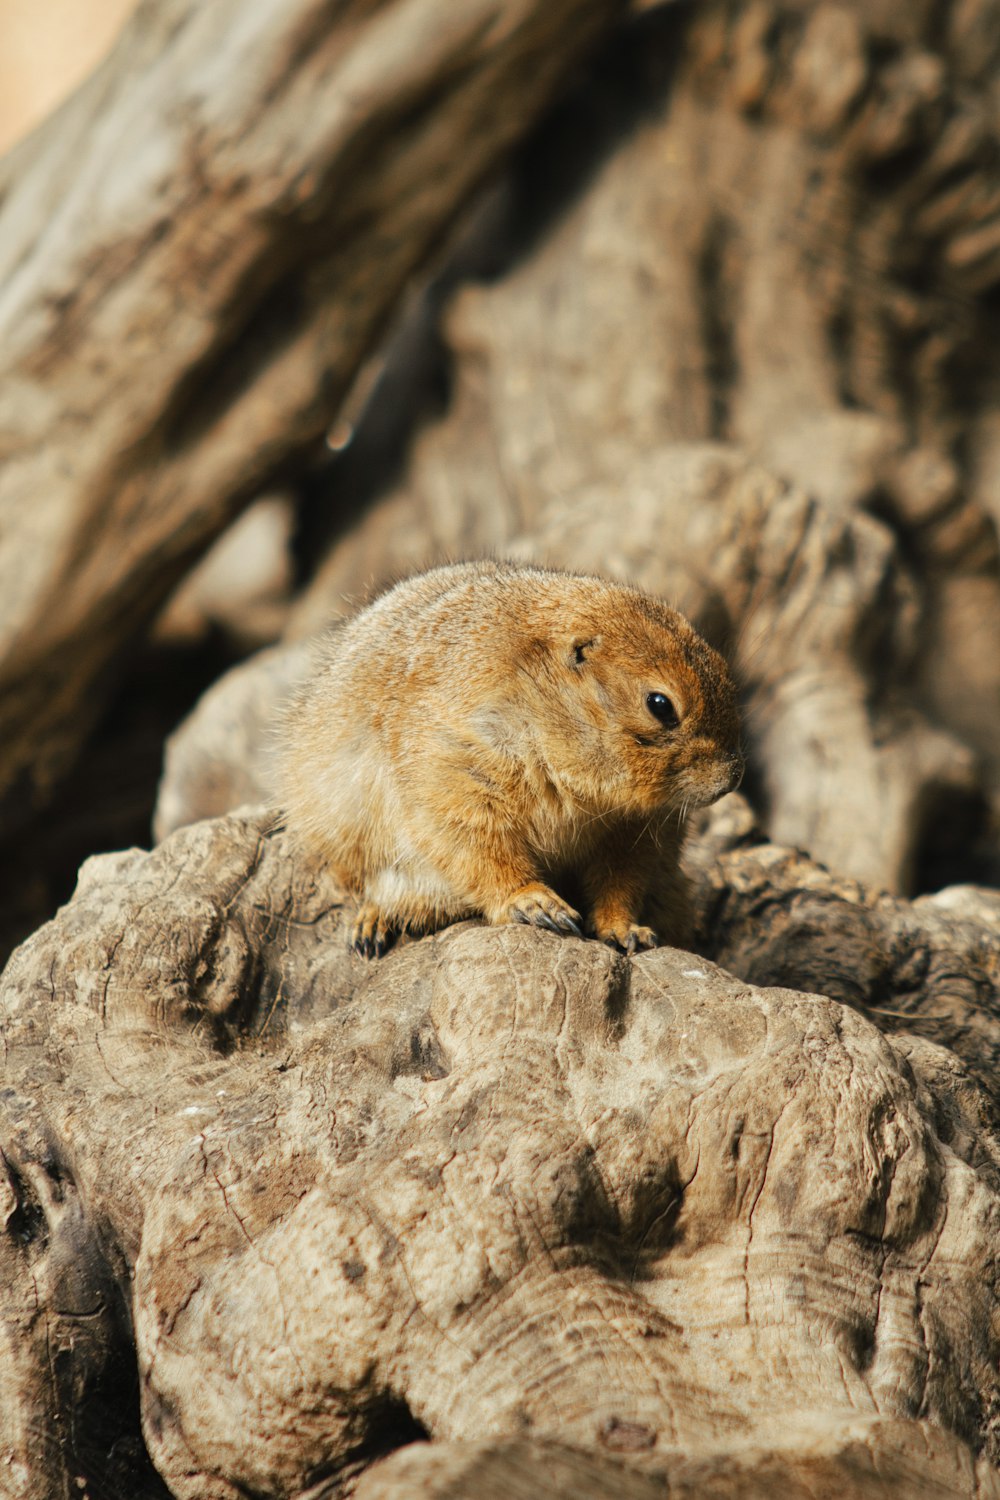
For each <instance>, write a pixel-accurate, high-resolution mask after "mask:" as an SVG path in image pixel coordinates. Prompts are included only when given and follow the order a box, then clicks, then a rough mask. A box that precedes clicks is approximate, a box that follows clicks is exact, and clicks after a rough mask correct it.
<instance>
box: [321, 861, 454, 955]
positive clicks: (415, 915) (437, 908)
mask: <svg viewBox="0 0 1000 1500" xmlns="http://www.w3.org/2000/svg"><path fill="white" fill-rule="evenodd" d="M446 897H447V893H446V892H443V891H441V892H438V891H434V892H429V891H426V890H424V889H423V888H422V887H421V886H420V885H418V884H416V883H414V882H411V881H408V880H407V879H406V877H405V876H403V875H401V874H400V873H399V871H397V870H387V871H383V872H382V873H381V874H380V875H378V876H376V877H375V879H374V880H372V881H370V882H369V884H368V885H367V886H366V887H365V899H364V901H363V902H362V904H361V906H360V907H359V908H358V914H357V916H356V917H355V919H354V925H353V927H352V928H351V936H350V940H349V941H350V946H351V947H352V948H353V949H354V950H355V952H356V953H360V954H362V955H363V957H365V958H381V957H382V955H383V954H385V953H387V952H388V951H389V949H390V948H391V947H392V945H393V943H395V941H396V939H397V938H398V937H401V936H402V934H403V933H407V934H409V935H411V936H413V937H419V936H422V935H423V934H424V933H427V932H435V931H436V930H437V929H438V928H439V927H444V926H445V925H446V924H447V923H448V922H451V921H455V920H456V919H457V918H458V917H461V916H465V915H466V912H465V911H464V910H463V909H461V908H460V906H459V904H458V903H456V902H455V901H453V900H448V899H446Z"/></svg>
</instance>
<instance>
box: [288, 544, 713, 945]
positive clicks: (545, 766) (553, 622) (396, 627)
mask: <svg viewBox="0 0 1000 1500" xmlns="http://www.w3.org/2000/svg"><path fill="white" fill-rule="evenodd" d="M657 692H659V693H663V694H664V695H665V696H667V697H668V698H669V699H670V700H671V702H672V703H673V705H674V706H675V707H676V709H677V712H678V714H679V716H680V724H679V726H678V727H676V728H672V729H670V728H666V727H664V726H663V724H661V723H660V722H658V721H657V718H656V717H655V716H654V715H653V713H652V712H651V711H650V709H649V707H648V706H647V698H648V696H649V694H650V693H657ZM742 769H743V762H742V758H741V755H740V749H739V716H738V712H737V707H736V697H735V692H734V689H733V684H732V680H731V678H730V676H729V672H728V670H727V668H726V665H725V663H724V662H723V660H722V658H721V657H720V656H718V655H717V654H716V652H715V651H713V650H712V648H711V647H710V646H708V645H707V644H706V643H705V641H703V640H702V638H701V637H700V636H699V635H698V634H697V633H696V631H695V630H694V629H693V628H692V626H691V625H690V624H689V623H688V622H687V621H686V620H685V619H684V618H683V616H682V615H679V614H677V613H676V611H674V610H672V609H668V608H667V606H666V605H664V604H661V603H660V602H659V601H658V600H656V599H653V598H650V597H649V596H648V595H645V594H642V593H640V592H639V591H638V590H636V589H632V588H626V587H624V586H622V585H621V584H616V583H611V582H609V581H607V580H605V579H601V578H585V577H579V576H576V575H572V574H568V573H556V572H547V571H544V570H542V569H536V568H530V567H525V566H522V565H515V564H512V563H495V562H479V563H460V564H456V565H454V566H451V567H444V568H436V569H434V570H433V571H431V572H429V573H423V574H421V575H419V576H418V577H416V578H411V579H409V580H407V581H406V582H404V583H401V584H398V585H397V586H396V587H395V588H393V589H391V590H389V592H388V593H386V594H383V595H382V597H381V598H379V599H377V600H376V601H375V602H374V603H373V604H371V605H369V607H368V608H367V609H365V610H363V611H362V612H361V613H360V614H359V615H357V616H356V617H355V618H354V619H353V620H351V621H350V622H349V623H348V624H347V625H346V626H344V627H342V628H341V629H340V630H338V631H337V632H336V633H335V634H333V635H331V636H330V637H328V638H327V639H326V640H325V641H324V643H323V644H322V647H321V649H320V655H319V659H318V662H317V668H316V671H315V673H314V675H313V676H312V677H311V678H310V680H309V682H308V683H307V685H306V686H305V687H304V689H303V690H302V691H301V692H300V694H299V696H298V698H297V699H296V701H295V702H294V703H293V704H292V706H291V708H290V710H289V712H288V715H287V717H286V720H285V723H284V726H283V731H282V745H281V780H282V797H283V805H284V809H285V813H286V817H287V820H288V823H289V826H290V827H291V828H292V829H293V831H294V832H295V833H296V834H297V835H298V837H299V839H300V840H301V842H302V843H303V845H304V846H306V847H307V848H309V849H310V850H311V851H312V852H313V853H314V855H315V856H317V857H318V858H319V859H320V860H321V861H322V862H323V863H324V864H325V865H326V866H327V867H328V868H329V869H330V870H331V871H332V872H333V873H334V874H335V875H336V876H337V877H338V879H339V880H340V881H341V882H342V883H343V884H344V885H345V886H346V887H347V888H348V889H350V890H351V891H354V892H356V893H357V894H358V895H359V896H361V897H362V898H363V905H362V907H361V910H360V913H359V916H358V920H357V923H356V926H355V929H354V934H353V941H354V944H355V946H356V947H358V948H359V949H360V950H361V951H362V952H365V953H367V954H369V955H370V954H372V953H381V952H384V950H385V948H386V947H387V946H388V944H389V943H390V942H391V941H392V938H393V936H394V935H395V934H396V933H399V932H402V931H411V932H426V931H430V930H433V929H434V928H436V927H439V926H442V925H443V924H445V923H447V922H450V921H454V920H456V919H458V918H460V917H466V916H470V915H473V914H481V915H482V916H484V917H485V918H486V920H487V921H489V922H493V923H502V922H512V921H520V922H531V923H534V924H536V925H539V926H544V927H549V928H554V929H555V930H557V931H563V932H572V931H574V930H576V928H577V924H578V923H579V922H580V917H579V914H578V913H577V912H576V911H575V910H574V908H573V907H571V906H569V905H568V904H567V902H566V901H565V900H563V899H562V897H561V896H559V895H558V894H557V893H556V891H555V890H553V889H552V887H551V886H550V884H549V881H550V880H551V881H552V882H554V883H556V884H559V883H560V882H562V881H565V880H567V879H570V880H575V883H576V886H577V887H578V888H579V891H580V895H581V897H582V899H583V901H584V903H585V905H586V909H587V927H588V930H589V931H590V932H592V933H593V934H594V935H595V936H596V937H598V938H600V939H602V940H603V941H605V942H608V943H611V944H613V945H615V946H618V947H621V948H623V949H626V950H627V951H629V952H634V951H636V950H637V949H639V948H648V947H652V946H654V945H655V944H656V943H657V942H658V941H659V938H658V937H657V933H656V932H655V931H653V929H652V927H651V925H649V924H651V923H653V922H655V923H656V924H657V927H658V928H659V930H660V932H662V933H663V935H664V936H665V937H668V938H670V939H671V940H673V941H674V942H679V943H683V942H685V941H686V939H687V900H686V893H685V887H684V881H683V878H682V876H681V874H680V871H679V868H678V858H679V855H680V849H681V843H682V840H683V833H684V820H685V817H686V814H687V812H688V810H689V809H690V808H692V807H699V806H704V805H705V804H707V803H709V802H713V801H715V800H716V798H718V797H721V796H722V794H723V793H724V792H727V791H729V790H731V788H732V787H733V786H735V785H736V784H737V782H738V781H739V778H740V775H741V774H742Z"/></svg>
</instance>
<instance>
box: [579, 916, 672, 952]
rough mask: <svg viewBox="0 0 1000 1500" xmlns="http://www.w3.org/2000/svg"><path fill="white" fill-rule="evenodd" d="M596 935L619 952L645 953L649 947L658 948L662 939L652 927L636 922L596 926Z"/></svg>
mask: <svg viewBox="0 0 1000 1500" xmlns="http://www.w3.org/2000/svg"><path fill="white" fill-rule="evenodd" d="M594 936H595V937H596V938H597V939H598V940H599V941H600V942H602V943H606V944H607V946H608V947H609V948H616V949H617V950H618V952H619V953H644V952H645V951H646V950H647V949H648V948H658V947H659V946H660V939H659V938H658V937H657V935H656V933H655V932H654V931H653V929H652V927H640V926H639V925H638V923H636V922H613V923H609V924H608V925H602V926H599V927H598V926H595V928H594Z"/></svg>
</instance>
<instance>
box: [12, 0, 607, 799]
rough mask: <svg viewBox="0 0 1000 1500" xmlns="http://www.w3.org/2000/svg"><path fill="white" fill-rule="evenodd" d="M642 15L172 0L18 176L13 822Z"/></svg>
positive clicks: (132, 35) (71, 107)
mask: <svg viewBox="0 0 1000 1500" xmlns="http://www.w3.org/2000/svg"><path fill="white" fill-rule="evenodd" d="M623 10H624V0H555V3H553V0H545V3H542V0H475V3H470V4H463V5H461V6H455V5H453V4H451V3H450V0H343V3H338V4H329V3H320V0H295V3H292V4H289V3H288V0H253V3H252V4H247V3H246V0H218V3H215V4H213V5H211V6H207V7H206V6H204V5H201V4H198V3H193V0H145V3H144V4H143V5H142V6H141V7H140V9H139V11H138V13H137V15H136V17H135V19H134V21H133V22H132V23H131V25H130V26H129V27H128V28H127V29H126V31H125V33H124V35H123V37H122V39H121V41H120V43H119V45H118V46H117V47H116V48H115V50H114V52H113V54H112V55H111V57H110V58H109V59H108V61H107V62H106V63H105V65H104V66H102V67H101V68H100V69H99V71H98V72H97V73H96V74H95V75H94V77H92V78H91V79H90V81H89V82H88V83H87V84H86V85H85V86H84V87H83V88H82V89H81V90H80V91H79V92H78V93H77V94H76V95H75V96H74V97H73V98H72V99H71V100H70V101H69V102H68V103H67V104H66V105H65V107H64V108H63V109H62V110H60V111H59V112H58V113H57V114H56V115H55V116H54V117H53V118H52V119H51V120H49V121H48V122H46V124H45V125H44V126H43V127H42V128H41V129H40V130H39V131H37V132H36V133H35V134H34V135H33V136H31V137H29V138H28V139H27V140H26V141H25V142H23V143H22V144H21V145H20V146H19V147H18V148H16V149H15V150H14V151H13V152H12V153H11V154H10V155H9V156H8V158H7V159H6V161H5V162H4V163H3V165H2V166H0V289H2V290H0V351H2V352H0V390H2V406H0V456H2V459H3V463H2V468H0V538H2V540H0V796H3V797H4V800H3V804H2V805H3V809H4V816H5V818H6V820H7V821H8V822H9V821H10V820H11V819H13V818H14V817H16V816H19V815H23V812H24V809H25V807H26V806H30V803H31V798H30V796H26V793H28V792H30V791H32V790H33V789H34V790H37V789H38V788H43V787H44V786H45V785H46V784H48V783H49V782H51V780H52V779H53V778H54V777H56V776H58V775H59V774H60V771H61V769H62V768H63V767H64V766H65V765H66V763H67V761H68V759H69V758H70V757H71V756H72V754H73V752H74V751H75V749H76V748H77V747H78V746H79V744H80V742H81V739H82V737H83V736H84V734H85V733H86V730H87V728H88V726H89V725H90V724H91V723H92V722H93V719H94V716H95V714H96V713H97V711H98V710H99V707H100V705H101V703H102V701H103V693H104V691H105V689H106V686H107V683H108V680H109V677H110V676H112V675H113V672H114V668H115V666H116V664H117V663H119V662H120V661H121V659H122V656H123V653H126V652H127V651H128V650H129V648H130V646H131V644H132V642H133V640H134V638H135V636H136V633H137V632H138V631H140V630H141V628H142V627H143V626H144V625H145V624H146V623H147V622H148V621H150V620H151V619H152V617H153V615H154V613H155V611H156V610H157V608H158V607H159V605H160V604H161V603H162V602H163V600H164V599H165V598H166V596H167V594H168V593H169V591H170V590H171V588H172V587H173V586H174V584H175V583H176V582H177V580H178V578H179V577H180V575H181V574H182V573H183V572H184V571H185V570H186V569H187V568H188V566H189V565H190V564H191V562H192V561H193V560H194V559H195V558H196V557H197V556H198V555H199V553H200V552H202V551H203V550H204V549H205V547H206V546H207V545H208V543H209V542H210V541H211V540H212V538H213V537H214V536H215V535H216V534H217V533H218V532H219V531H220V530H221V529H222V528H223V527H224V526H225V524H226V522H227V521H228V520H229V519H230V518H231V517H232V516H233V515H234V513H235V512H236V511H237V510H238V509H239V508H240V507H241V506H243V505H244V504H245V503H246V502H247V501H248V500H249V499H251V498H252V497H253V495H254V494H255V493H256V492H258V491H259V490H260V489H261V487H262V486H263V485H265V484H266V483H267V481H268V480H269V478H270V477H271V476H272V475H273V474H275V473H276V472H277V471H279V470H280V469H281V468H282V467H283V466H284V465H286V464H287V462H288V461H289V460H291V459H293V458H294V457H296V456H297V455H301V454H302V453H303V452H304V451H305V450H306V449H308V448H309V446H310V445H312V444H314V443H316V442H317V441H318V440H319V439H320V438H321V437H322V435H323V433H324V431H325V430H326V428H327V426H328V425H329V423H330V421H331V418H332V417H333V415H334V414H335V413H336V411H337V408H338V405H339V403H340V401H341V400H342V398H343V396H344V393H345V391H346V390H347V389H348V387H349V385H350V382H351V379H352V377H353V375H354V374H355V372H356V370H357V368H358V365H359V363H360V361H361V360H362V358H363V356H364V355H365V354H366V352H367V351H368V349H369V347H370V346H371V344H372V342H373V340H375V339H376V338H377V336H378V335H379V333H380V331H381V330H382V329H383V328H384V326H385V324H386V320H387V319H388V317H389V315H390V314H391V312H392V310H393V308H394V306H395V304H396V302H397V301H398V299H399V297H400V294H401V292H402V291H403V289H404V287H405V285H406V283H407V279H408V278H409V277H410V275H411V274H412V273H413V271H414V269H415V268H416V267H417V266H419V265H420V264H421V262H422V261H423V260H424V259H425V258H426V256H427V255H428V253H429V251H430V250H431V248H432V247H433V246H434V245H435V243H436V242H437V241H438V240H439V239H440V237H441V235H442V232H443V230H444V229H445V228H446V226H447V225H448V224H449V222H450V221H451V220H452V219H453V218H454V216H455V214H456V211H457V210H458V208H459V207H460V205H461V204H462V203H463V201H464V200H465V199H466V197H467V196H468V195H469V193H470V192H471V190H472V189H473V188H474V187H475V186H476V184H477V183H479V182H480V181H481V180H482V178H483V176H484V174H485V173H486V172H487V171H488V170H489V169H490V168H491V167H492V166H494V164H495V163H496V162H497V160H498V158H500V157H501V156H502V155H503V153H504V152H505V151H506V150H507V149H508V148H509V147H510V146H511V144H512V143H513V142H514V141H516V140H517V139H518V138H519V136H520V135H521V134H523V132H524V130H525V129H526V127H527V125H528V124H529V122H530V121H531V119H532V118H533V117H534V116H535V115H536V114H537V113H538V111H539V110H540V108H541V107H542V106H543V105H544V104H545V103H546V101H547V100H549V99H550V98H551V96H552V93H553V91H554V90H555V89H557V88H558V86H559V84H560V83H561V81H562V80H563V79H564V78H565V77H566V75H567V73H568V71H569V70H570V69H571V68H572V67H573V65H574V64H575V63H576V61H577V59H578V58H579V57H580V56H581V55H582V54H583V53H584V52H585V51H586V49H587V48H588V47H589V46H591V45H592V44H593V42H594V41H595V39H596V38H597V37H598V36H599V35H600V33H601V31H602V29H603V28H604V27H606V26H607V25H608V24H609V23H610V22H611V20H612V19H613V17H614V16H615V15H616V14H619V13H621V12H622V11H623ZM5 794H6V795H5Z"/></svg>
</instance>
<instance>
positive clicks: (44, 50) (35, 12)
mask: <svg viewBox="0 0 1000 1500" xmlns="http://www.w3.org/2000/svg"><path fill="white" fill-rule="evenodd" d="M135 6H136V0H45V3H44V4H43V5H39V4H37V3H35V0H0V38H2V39H3V44H2V46H0V152H4V151H6V150H7V149H8V147H10V146H12V145H13V144H14V142H15V141H16V140H18V139H20V137H21V136H22V135H25V134H27V132H28V131H29V130H30V129H31V128H32V127H33V126H35V125H37V124H38V123H39V121H40V120H42V119H44V117H45V116H46V115H47V114H48V113H49V111H50V110H52V109H54V108H55V107H56V105H57V104H61V103H62V101H63V99H64V98H65V97H66V95H67V94H68V93H69V92H70V90H71V89H72V88H75V87H76V85H77V84H78V83H79V82H80V81H81V79H83V78H85V77H86V76H87V74H88V73H89V72H90V71H91V70H92V69H93V68H94V67H96V65H97V64H98V63H99V62H100V60H101V58H102V57H103V56H104V55H105V53H106V52H107V51H108V49H109V48H110V47H111V44H112V43H113V41H114V39H115V37H116V36H117V35H118V32H119V31H120V30H121V27H122V25H123V23H124V22H125V20H126V19H127V18H128V16H130V15H131V13H132V11H133V10H134V9H135Z"/></svg>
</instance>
